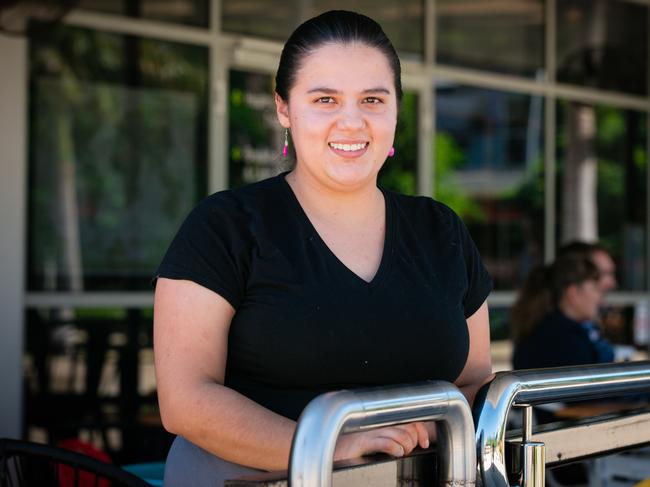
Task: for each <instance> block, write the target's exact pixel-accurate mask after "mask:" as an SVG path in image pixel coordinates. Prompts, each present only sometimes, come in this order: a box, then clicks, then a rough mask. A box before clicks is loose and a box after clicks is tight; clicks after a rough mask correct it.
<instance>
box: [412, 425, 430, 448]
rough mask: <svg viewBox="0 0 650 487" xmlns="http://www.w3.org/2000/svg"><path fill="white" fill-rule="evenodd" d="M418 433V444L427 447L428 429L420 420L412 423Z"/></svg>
mask: <svg viewBox="0 0 650 487" xmlns="http://www.w3.org/2000/svg"><path fill="white" fill-rule="evenodd" d="M413 426H415V429H416V431H417V434H418V445H420V448H429V430H428V429H427V426H426V424H424V423H422V422H419V421H418V422H417V423H413Z"/></svg>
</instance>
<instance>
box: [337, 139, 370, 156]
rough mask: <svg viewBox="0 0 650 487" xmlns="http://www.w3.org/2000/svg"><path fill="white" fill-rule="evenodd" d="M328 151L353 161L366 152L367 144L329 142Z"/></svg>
mask: <svg viewBox="0 0 650 487" xmlns="http://www.w3.org/2000/svg"><path fill="white" fill-rule="evenodd" d="M328 145H329V147H330V149H331V150H332V152H334V153H335V154H337V155H339V156H341V157H345V158H350V159H354V158H356V157H360V156H362V155H363V154H365V153H366V151H367V150H368V146H369V145H370V143H369V142H329V143H328Z"/></svg>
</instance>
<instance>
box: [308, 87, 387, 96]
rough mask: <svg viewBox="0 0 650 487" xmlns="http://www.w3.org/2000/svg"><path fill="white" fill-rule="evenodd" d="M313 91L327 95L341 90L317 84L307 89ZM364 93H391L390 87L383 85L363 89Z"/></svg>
mask: <svg viewBox="0 0 650 487" xmlns="http://www.w3.org/2000/svg"><path fill="white" fill-rule="evenodd" d="M311 93H325V94H326V95H337V94H339V93H340V92H339V91H338V90H335V89H334V88H327V87H325V86H317V87H315V88H311V89H310V90H308V91H307V94H311ZM361 93H362V94H364V95H367V94H370V93H383V94H386V95H390V90H389V89H388V88H384V87H383V86H377V87H375V88H368V89H366V90H363V91H362V92H361Z"/></svg>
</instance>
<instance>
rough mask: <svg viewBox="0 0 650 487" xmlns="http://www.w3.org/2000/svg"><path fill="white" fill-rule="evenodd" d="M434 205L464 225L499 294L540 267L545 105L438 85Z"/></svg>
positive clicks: (524, 98)
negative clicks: (452, 213) (439, 204)
mask: <svg viewBox="0 0 650 487" xmlns="http://www.w3.org/2000/svg"><path fill="white" fill-rule="evenodd" d="M436 99H437V102H436V127H437V135H436V141H435V158H436V159H435V160H436V166H435V186H434V188H435V197H436V198H437V199H438V200H440V201H442V202H443V203H446V204H448V205H449V206H451V207H452V208H453V209H454V210H455V211H456V212H457V213H458V214H459V215H460V216H461V218H463V220H464V221H465V223H466V225H467V226H468V228H469V231H470V233H471V235H472V237H473V239H474V241H475V242H476V244H477V246H478V248H479V251H480V253H481V256H482V258H483V261H484V263H485V265H486V267H487V268H488V270H489V271H490V273H491V275H492V277H493V279H494V283H495V288H496V289H513V288H517V287H518V285H519V284H520V283H521V281H522V279H523V277H524V276H525V275H526V274H527V272H528V271H529V270H530V268H531V267H532V266H534V265H536V264H538V263H540V262H541V260H542V255H543V247H542V244H543V230H544V215H543V213H544V161H543V159H544V158H543V150H542V140H543V138H542V126H543V123H542V121H543V100H542V98H540V97H535V96H530V95H521V94H515V93H506V92H501V91H496V90H486V89H481V88H474V87H469V86H462V85H456V84H450V83H443V82H440V83H438V84H437V86H436Z"/></svg>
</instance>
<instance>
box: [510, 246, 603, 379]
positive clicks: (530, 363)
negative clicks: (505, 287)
mask: <svg viewBox="0 0 650 487" xmlns="http://www.w3.org/2000/svg"><path fill="white" fill-rule="evenodd" d="M603 292H604V291H603V287H602V282H601V274H600V272H599V270H598V268H597V267H596V264H595V263H594V262H593V261H592V259H590V258H589V257H586V256H584V255H579V254H574V253H569V254H566V255H562V256H560V257H558V259H557V260H556V261H555V262H554V263H553V264H551V265H547V266H540V267H538V268H536V269H534V270H533V271H531V273H530V275H529V276H528V278H527V280H526V282H525V283H524V286H523V288H522V290H521V292H520V294H519V296H518V298H517V301H516V302H515V304H514V305H513V308H512V311H511V324H512V331H513V339H514V342H515V348H514V353H513V359H512V363H513V367H514V368H515V369H529V368H539V367H558V366H562V365H582V364H590V363H602V362H611V361H613V360H614V350H613V347H612V346H611V344H610V343H609V342H608V341H607V340H605V338H603V336H602V335H601V334H600V332H599V330H598V328H597V326H596V325H595V320H596V319H597V317H598V312H599V306H600V304H601V303H602V298H603Z"/></svg>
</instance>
